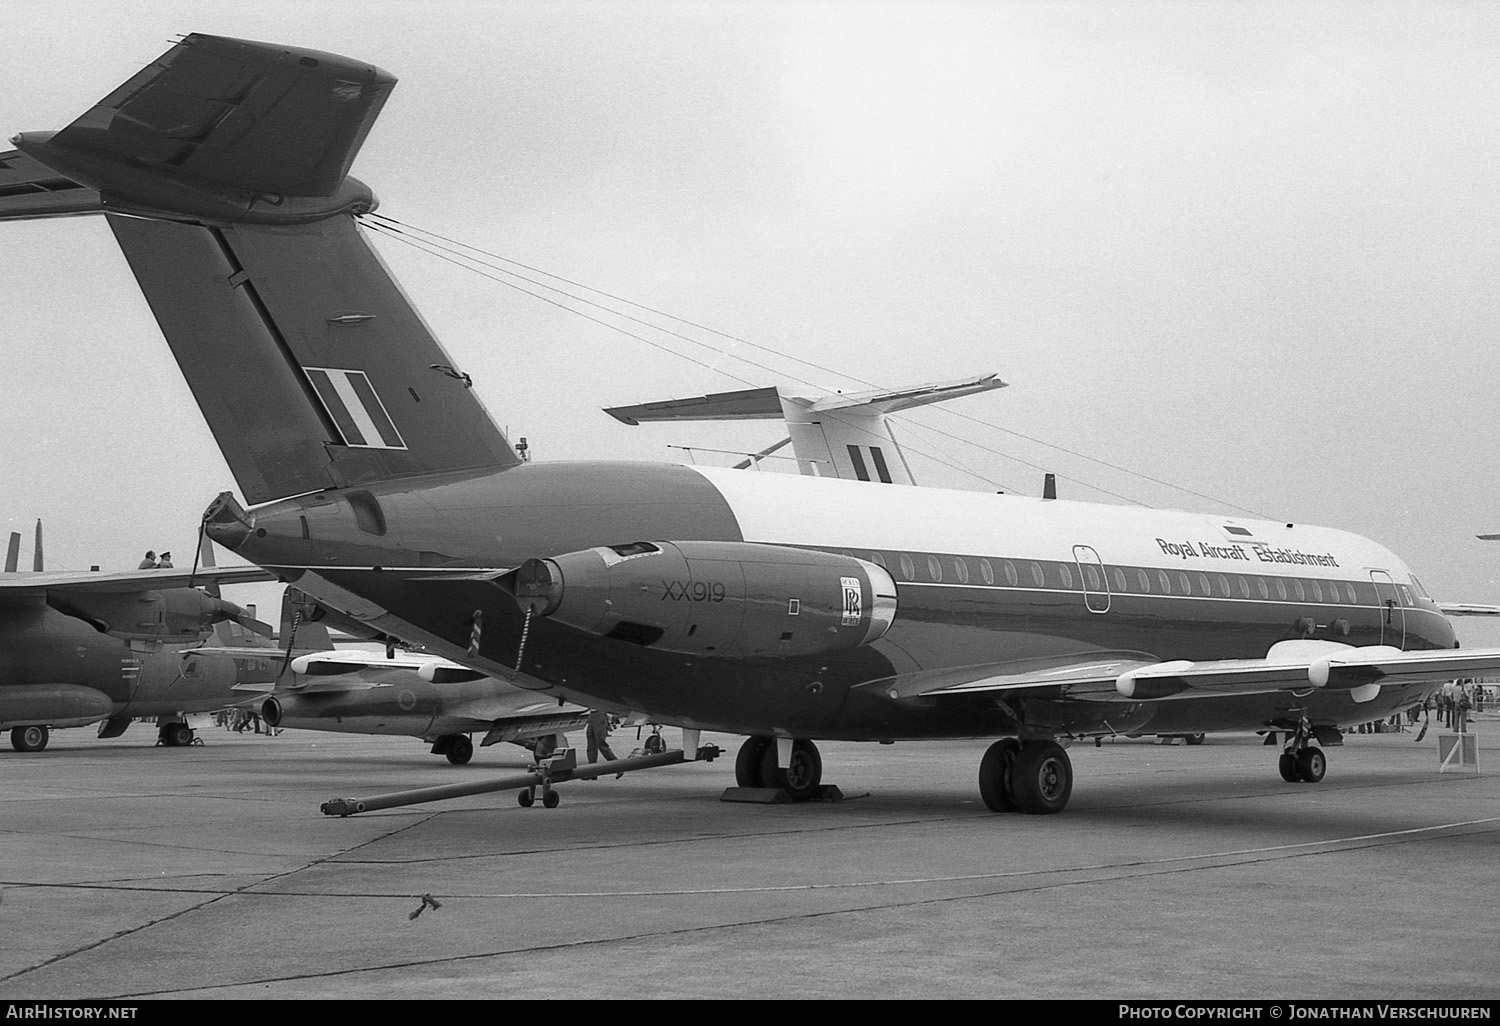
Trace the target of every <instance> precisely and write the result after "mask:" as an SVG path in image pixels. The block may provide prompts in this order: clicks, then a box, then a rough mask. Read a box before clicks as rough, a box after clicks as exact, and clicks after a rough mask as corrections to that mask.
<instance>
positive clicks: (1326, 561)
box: [1156, 538, 1339, 566]
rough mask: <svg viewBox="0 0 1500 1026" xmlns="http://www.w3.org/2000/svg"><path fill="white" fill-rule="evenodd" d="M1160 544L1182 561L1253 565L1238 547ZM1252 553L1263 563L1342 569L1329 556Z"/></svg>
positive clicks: (1266, 549) (1257, 549)
mask: <svg viewBox="0 0 1500 1026" xmlns="http://www.w3.org/2000/svg"><path fill="white" fill-rule="evenodd" d="M1156 544H1157V545H1159V546H1161V550H1162V551H1163V552H1165V553H1166V554H1167V555H1169V556H1176V557H1177V558H1178V559H1199V558H1207V559H1242V560H1244V561H1245V562H1247V563H1248V562H1249V561H1250V553H1249V552H1246V551H1245V546H1243V545H1240V544H1239V543H1235V544H1233V545H1210V544H1208V542H1196V543H1195V542H1190V541H1185V542H1169V541H1167V540H1166V539H1165V538H1158V539H1156ZM1250 551H1251V552H1254V553H1255V558H1256V559H1258V560H1259V561H1260V562H1262V563H1296V564H1300V565H1302V566H1338V565H1339V561H1338V560H1336V559H1334V558H1333V555H1332V554H1331V553H1328V552H1299V551H1297V550H1296V549H1273V548H1272V547H1271V546H1269V545H1261V544H1259V543H1253V544H1251V546H1250Z"/></svg>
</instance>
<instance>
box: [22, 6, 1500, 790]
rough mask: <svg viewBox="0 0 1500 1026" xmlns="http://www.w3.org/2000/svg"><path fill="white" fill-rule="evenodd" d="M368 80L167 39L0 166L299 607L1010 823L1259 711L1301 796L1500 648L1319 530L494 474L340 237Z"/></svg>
mask: <svg viewBox="0 0 1500 1026" xmlns="http://www.w3.org/2000/svg"><path fill="white" fill-rule="evenodd" d="M394 85H395V79H394V78H393V77H392V76H391V75H389V74H388V73H386V72H383V71H381V70H380V69H378V68H375V67H373V66H371V65H369V64H367V63H364V62H362V61H358V60H352V59H349V58H345V57H340V56H336V55H334V54H329V53H323V52H317V51H311V50H304V49H296V48H291V47H286V46H280V45H273V44H265V43H254V42H247V41H242V40H233V39H226V38H222V37H215V36H207V35H198V34H194V35H189V36H187V37H185V38H184V39H183V40H182V41H181V42H180V43H178V44H177V45H175V46H173V47H172V48H171V49H170V50H169V51H167V52H166V53H165V54H164V55H162V56H161V57H159V58H158V59H157V60H155V61H154V62H152V63H151V64H150V65H149V66H148V67H146V68H144V69H143V70H141V71H140V72H139V73H137V74H136V75H135V76H133V77H132V78H131V79H130V80H129V81H127V82H126V83H125V84H124V85H122V86H121V87H119V88H118V89H116V90H115V91H113V92H111V93H110V94H109V95H107V96H106V97H105V98H104V99H103V100H101V101H100V102H99V103H98V104H96V105H95V106H94V107H93V108H91V109H90V110H88V111H87V112H86V113H85V114H84V115H83V116H81V117H80V118H79V119H77V120H76V121H74V122H73V123H72V124H70V125H68V126H66V127H64V128H62V129H61V130H59V131H56V132H27V133H23V134H21V135H18V136H16V137H14V139H13V142H14V144H15V146H16V147H17V152H14V153H9V154H0V217H39V216H54V215H58V214H74V213H90V212H102V213H104V214H105V215H106V218H107V221H108V224H109V227H110V229H111V231H112V232H113V233H114V236H115V238H116V240H117V241H118V243H119V244H120V247H121V249H122V250H123V251H124V253H125V256H126V259H127V261H128V263H129V264H130V267H131V270H132V271H133V272H134V274H135V277H136V279H137V282H138V283H139V284H140V286H141V288H142V290H143V291H144V293H145V295H146V298H147V300H148V302H149V303H150V305H151V308H152V310H153V312H154V313H155V315H156V318H157V321H158V323H159V324H160V326H161V328H162V332H163V334H164V335H165V337H166V341H167V344H168V345H169V346H170V347H171V350H172V353H173V355H174V356H175V358H176V359H177V362H178V364H179V366H180V367H181V369H182V371H183V373H184V375H185V376H186V378H187V381H188V384H189V386H190V387H191V389H192V391H193V394H194V396H195V398H196V400H197V402H198V404H199V406H200V407H201V409H202V411H203V413H204V415H205V417H206V419H207V421H208V423H209V425H210V427H211V429H212V430H213V432H214V435H215V437H216V438H217V440H218V442H219V445H220V448H221V449H222V450H223V453H224V455H225V457H226V460H227V461H228V463H229V466H230V468H231V470H232V471H233V473H234V475H235V478H236V481H237V482H238V484H239V488H240V490H241V492H242V493H243V496H244V498H245V501H246V502H248V503H251V504H252V505H256V506H257V508H255V509H253V510H246V509H244V508H243V507H242V506H241V505H240V503H239V502H238V501H237V500H236V499H234V497H232V496H229V495H227V494H226V495H223V496H221V497H220V498H219V499H217V500H216V501H215V502H214V503H213V504H212V505H211V506H210V508H209V510H208V512H207V514H206V516H207V518H208V530H209V532H210V534H211V536H212V537H214V538H215V539H216V540H217V541H219V542H220V543H222V544H224V545H226V546H228V547H229V548H230V549H232V550H234V551H236V552H238V553H239V554H241V555H242V556H244V557H245V558H247V559H250V560H252V561H254V562H256V563H258V564H260V565H262V566H264V567H267V568H270V569H272V570H274V572H275V573H276V574H277V575H278V576H279V577H281V578H283V579H285V580H287V581H290V582H293V583H295V584H296V586H297V587H298V588H299V589H301V590H303V591H305V592H307V593H308V594H310V595H312V596H313V597H314V598H316V599H317V600H318V602H319V603H320V604H321V605H323V606H325V607H327V608H329V609H331V610H335V611H337V612H338V613H340V614H341V615H343V616H346V617H349V618H351V619H353V620H356V621H359V622H360V623H362V624H365V625H367V626H368V627H369V628H370V629H372V630H376V631H380V632H383V633H385V634H388V635H391V636H395V637H399V638H403V639H405V640H406V641H408V642H411V643H414V644H418V645H421V646H422V647H423V648H425V649H426V650H427V651H430V652H433V653H435V654H438V655H441V656H443V657H445V658H447V659H450V660H453V661H454V662H457V663H461V664H463V665H465V666H468V667H471V668H473V669H476V670H482V671H484V672H486V673H489V674H492V675H495V676H499V677H502V678H504V679H507V680H513V681H516V682H518V683H521V684H523V685H524V686H526V687H528V688H535V689H538V690H547V689H550V692H551V693H553V694H556V695H561V696H566V697H568V698H570V699H573V700H575V701H578V702H580V703H581V704H589V705H594V704H597V705H602V706H605V707H617V708H631V709H635V710H639V711H642V712H644V713H645V714H646V715H647V716H649V717H650V718H651V719H653V720H658V721H662V722H667V723H673V724H677V725H680V726H681V727H683V728H684V742H685V743H684V748H685V750H687V751H689V752H693V751H695V750H697V749H698V742H699V731H701V730H702V729H716V730H725V731H732V732H736V733H742V734H747V735H750V737H749V740H748V741H747V742H746V743H745V744H744V746H743V747H742V748H741V750H740V753H739V757H738V759H737V761H736V778H737V780H738V781H739V782H740V783H741V784H742V785H744V786H747V787H750V786H762V785H776V786H780V787H782V788H784V789H786V790H788V791H789V792H790V793H792V794H795V795H808V794H812V793H815V792H816V790H817V788H818V786H819V781H820V779H821V775H822V762H821V756H820V755H819V753H818V749H817V747H816V745H815V741H816V740H817V739H823V738H829V739H845V740H865V741H883V742H894V741H906V740H920V739H926V738H984V739H987V740H989V741H990V742H991V744H990V746H989V748H988V750H987V751H986V753H985V754H984V757H983V758H982V759H981V760H980V764H979V791H980V794H981V795H982V797H983V798H984V801H985V803H986V804H987V805H988V807H989V808H991V809H994V810H996V811H1006V810H1012V809H1019V810H1022V811H1026V812H1031V813H1055V812H1059V811H1061V810H1062V809H1063V808H1064V807H1065V806H1066V804H1067V802H1068V800H1069V797H1070V795H1071V792H1072V787H1073V772H1072V764H1071V762H1070V760H1069V758H1068V755H1067V753H1066V751H1065V749H1064V744H1065V743H1066V742H1069V741H1070V740H1073V739H1077V738H1085V737H1097V736H1102V735H1109V734H1115V733H1198V732H1205V731H1218V730H1265V731H1275V732H1278V733H1279V734H1281V735H1283V736H1284V739H1285V744H1284V746H1283V748H1282V750H1281V752H1280V758H1279V760H1278V763H1277V768H1278V771H1279V772H1280V774H1281V776H1282V777H1283V778H1285V779H1286V780H1287V781H1289V782H1305V783H1316V782H1317V781H1319V780H1321V779H1322V778H1323V775H1324V773H1325V770H1326V758H1325V755H1324V752H1323V750H1322V748H1321V747H1319V743H1321V744H1324V745H1328V744H1337V743H1338V742H1339V740H1340V737H1341V733H1340V727H1341V726H1342V725H1348V724H1353V723H1358V722H1364V721H1368V720H1371V719H1375V718H1378V717H1383V716H1388V715H1391V714H1392V713H1394V712H1396V711H1398V710H1401V709H1404V708H1407V707H1409V706H1411V705H1413V704H1415V703H1418V702H1420V701H1421V700H1422V699H1423V698H1424V697H1425V696H1426V695H1428V694H1430V693H1431V692H1432V691H1433V690H1434V689H1435V688H1436V687H1437V686H1438V684H1439V683H1441V682H1442V681H1444V680H1448V679H1452V678H1455V677H1467V676H1479V675H1483V674H1486V673H1490V672H1493V671H1494V670H1495V669H1496V668H1497V667H1500V650H1495V649H1482V650H1474V651H1467V652H1463V651H1455V649H1454V646H1455V641H1454V634H1453V630H1452V627H1451V625H1450V624H1449V622H1448V620H1447V619H1446V618H1444V616H1443V615H1442V613H1441V612H1440V611H1439V609H1438V607H1437V605H1436V604H1435V603H1434V602H1433V601H1432V600H1431V598H1430V597H1429V596H1428V595H1427V593H1426V591H1425V589H1423V588H1422V586H1421V584H1420V583H1419V582H1418V581H1417V579H1416V578H1415V577H1414V576H1412V573H1411V571H1410V569H1409V568H1408V567H1407V566H1406V565H1405V564H1404V563H1403V562H1402V561H1401V560H1400V558H1399V557H1397V556H1396V555H1395V554H1394V553H1392V552H1390V551H1389V550H1387V549H1385V548H1383V547H1382V546H1380V545H1378V544H1376V543H1374V542H1372V541H1369V540H1368V539H1365V538H1361V537H1358V536H1356V535H1353V534H1349V533H1347V532H1343V531H1338V530H1332V529H1327V528H1320V527H1312V526H1307V525H1303V524H1286V523H1276V522H1271V521H1265V520H1256V519H1243V518H1238V517H1223V516H1210V515H1201V514H1196V513H1185V512H1172V511H1157V510H1150V509H1143V508H1134V507H1130V508H1126V507H1115V506H1108V505H1096V504H1089V503H1080V502H1069V501H1061V500H1053V499H1047V498H1041V499H1037V498H1030V497H1024V496H1012V495H992V494H984V493H974V492H958V491H947V490H941V489H926V488H900V487H892V486H887V485H885V484H884V483H881V482H879V481H875V480H872V481H847V480H840V479H837V478H821V477H807V476H793V475H781V474H753V473H747V472H744V471H735V470H727V469H713V468H705V467H690V466H676V465H657V464H645V463H634V464H614V463H565V462H554V463H527V462H524V461H522V460H521V459H520V458H519V457H518V456H517V454H516V452H515V450H514V449H513V448H512V447H511V445H510V444H509V442H508V441H507V440H506V438H505V436H504V434H503V433H502V432H501V431H500V429H499V428H498V427H497V426H496V424H495V421H494V420H493V419H492V418H491V417H490V416H489V415H488V413H487V412H486V411H485V409H484V407H483V405H482V404H481V402H480V400H479V397H478V394H477V393H478V389H477V388H476V387H471V386H473V385H474V382H472V381H471V380H469V379H468V378H467V377H466V376H465V375H464V374H463V373H462V372H461V371H460V370H457V369H456V368H459V367H461V365H462V364H461V362H460V361H456V360H455V359H454V358H452V357H451V356H449V355H448V354H447V353H446V352H444V351H443V349H442V348H441V347H440V346H439V345H438V343H437V342H436V341H435V340H434V339H433V337H432V336H431V334H430V332H429V331H428V329H427V327H426V326H425V324H424V323H423V321H422V319H421V318H420V317H419V316H418V315H417V313H416V312H415V310H414V309H413V308H412V307H411V306H410V304H409V303H408V301H407V299H406V298H405V296H404V295H403V293H402V291H401V290H400V288H398V287H397V285H396V284H395V282H394V281H393V280H392V279H391V277H390V275H389V272H388V271H387V270H386V268H385V266H384V265H383V264H382V262H381V261H380V260H379V259H378V258H377V256H376V255H375V253H374V252H373V251H372V250H371V249H370V247H369V245H368V244H367V242H366V240H365V239H364V237H363V236H362V234H361V228H360V226H359V224H358V221H357V218H358V217H359V216H360V215H362V214H364V213H366V212H368V211H370V210H373V209H374V206H375V198H374V195H373V193H372V192H371V190H370V189H369V188H368V187H367V186H365V185H364V184H363V183H361V182H359V181H358V180H356V179H354V178H352V177H350V176H349V169H350V167H351V165H352V163H353V161H354V158H355V155H356V153H357V151H358V149H359V146H360V144H361V143H362V141H363V140H364V138H365V136H366V134H367V133H368V132H369V131H370V129H371V127H372V126H373V124H374V122H375V119H376V116H377V115H378V113H379V112H380V110H381V108H382V107H383V105H384V104H385V102H386V100H387V99H388V97H389V96H390V94H391V91H392V89H393V87H394ZM13 301H25V296H24V293H23V294H21V295H19V296H16V297H13ZM247 390H250V391H251V392H253V396H254V401H253V402H248V401H245V396H246V395H247ZM705 754H707V750H706V749H705Z"/></svg>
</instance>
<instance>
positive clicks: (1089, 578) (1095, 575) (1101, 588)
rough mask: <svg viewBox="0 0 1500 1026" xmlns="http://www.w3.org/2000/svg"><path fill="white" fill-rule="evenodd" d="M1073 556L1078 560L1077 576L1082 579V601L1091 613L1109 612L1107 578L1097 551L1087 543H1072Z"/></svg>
mask: <svg viewBox="0 0 1500 1026" xmlns="http://www.w3.org/2000/svg"><path fill="white" fill-rule="evenodd" d="M1073 558H1074V559H1075V560H1076V561H1077V562H1078V576H1079V577H1080V578H1081V579H1082V580H1083V601H1084V603H1085V604H1086V605H1087V606H1088V607H1089V612H1091V613H1107V612H1109V580H1108V579H1107V578H1106V577H1105V576H1104V564H1103V563H1102V562H1100V560H1099V553H1097V552H1095V551H1094V550H1093V549H1091V548H1090V547H1089V546H1087V545H1074V546H1073Z"/></svg>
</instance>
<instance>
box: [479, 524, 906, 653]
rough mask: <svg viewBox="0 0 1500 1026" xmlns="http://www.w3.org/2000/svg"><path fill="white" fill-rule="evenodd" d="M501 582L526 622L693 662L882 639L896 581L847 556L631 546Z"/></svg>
mask: <svg viewBox="0 0 1500 1026" xmlns="http://www.w3.org/2000/svg"><path fill="white" fill-rule="evenodd" d="M507 576H508V578H509V580H508V581H502V583H503V584H506V585H508V586H509V587H510V588H511V589H512V590H513V591H514V594H515V595H516V598H517V600H518V601H519V602H521V604H522V605H523V606H524V607H526V608H528V609H530V610H531V611H532V613H533V615H538V616H547V617H551V618H552V619H554V620H558V621H561V622H562V623H566V624H568V625H569V626H572V627H576V628H578V629H579V630H583V631H588V632H589V633H591V634H596V635H599V636H601V637H605V638H614V639H616V640H619V641H626V642H632V643H634V644H637V645H642V646H646V647H650V648H660V649H665V650H667V651H671V652H683V653H686V654H690V655H695V656H723V657H729V658H737V657H738V658H743V657H751V656H781V657H786V656H812V655H826V654H830V653H833V652H842V651H847V650H848V649H852V648H856V647H858V646H860V645H865V644H868V643H870V642H872V641H874V640H876V639H877V638H879V637H880V636H881V635H883V634H884V633H885V632H886V629H887V628H889V627H890V625H891V622H892V621H893V620H894V619H895V617H896V583H895V581H893V580H892V579H891V575H890V574H888V573H886V571H885V570H884V568H882V567H880V566H877V565H876V564H874V563H867V562H865V561H864V560H862V559H856V558H855V557H854V556H842V555H836V554H834V553H829V552H816V551H810V550H807V549H795V548H790V547H787V546H783V545H762V544H756V543H753V542H666V541H663V542H635V543H633V544H630V545H613V546H599V547H597V548H592V549H585V550H583V551H581V552H569V553H565V554H563V555H561V556H554V557H552V558H550V559H531V560H527V561H526V563H524V564H523V565H522V566H521V567H520V568H519V569H517V570H516V571H515V572H514V574H511V575H507Z"/></svg>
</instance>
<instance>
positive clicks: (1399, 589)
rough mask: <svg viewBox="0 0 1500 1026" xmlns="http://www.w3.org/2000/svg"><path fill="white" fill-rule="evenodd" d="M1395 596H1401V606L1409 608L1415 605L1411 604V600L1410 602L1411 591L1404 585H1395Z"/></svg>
mask: <svg viewBox="0 0 1500 1026" xmlns="http://www.w3.org/2000/svg"><path fill="white" fill-rule="evenodd" d="M1396 594H1398V595H1400V596H1401V604H1402V605H1403V606H1411V605H1415V604H1416V603H1414V602H1412V600H1411V589H1410V588H1408V587H1407V586H1406V585H1404V584H1398V585H1396Z"/></svg>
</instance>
